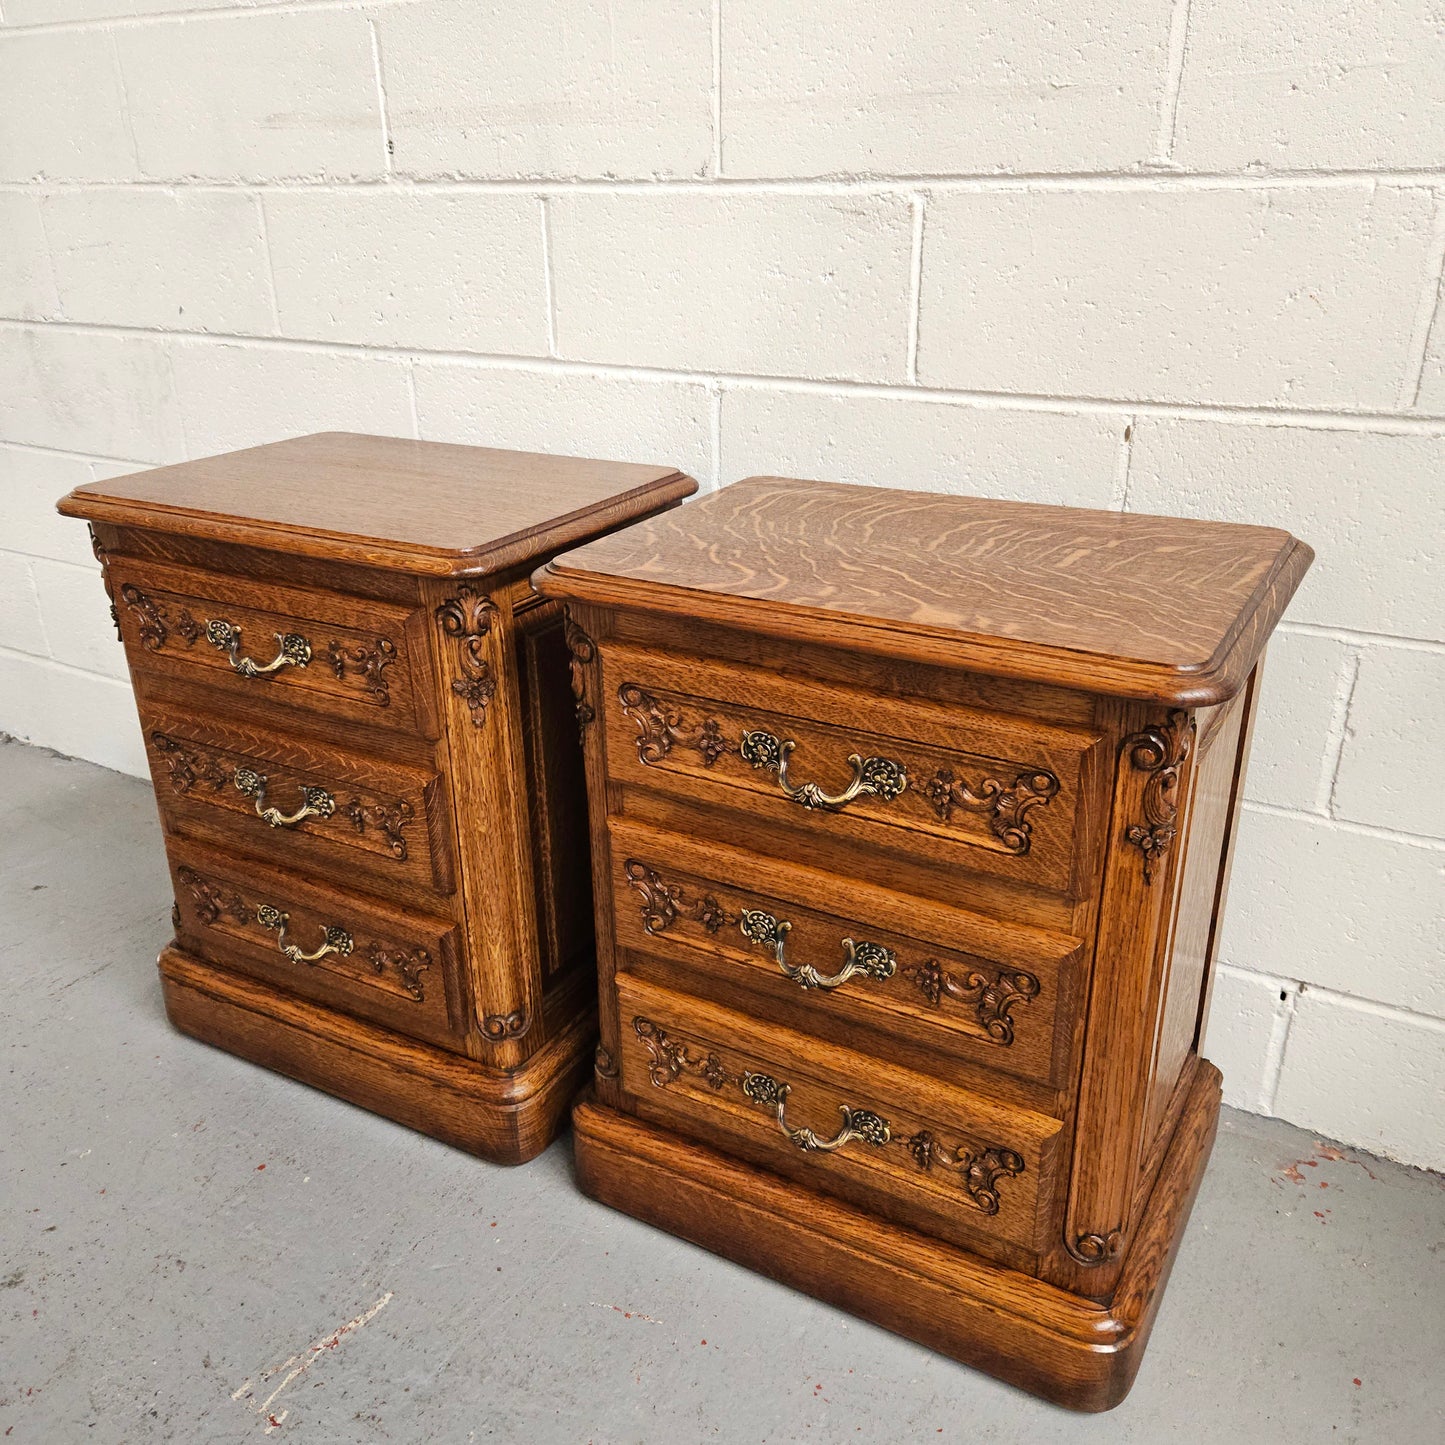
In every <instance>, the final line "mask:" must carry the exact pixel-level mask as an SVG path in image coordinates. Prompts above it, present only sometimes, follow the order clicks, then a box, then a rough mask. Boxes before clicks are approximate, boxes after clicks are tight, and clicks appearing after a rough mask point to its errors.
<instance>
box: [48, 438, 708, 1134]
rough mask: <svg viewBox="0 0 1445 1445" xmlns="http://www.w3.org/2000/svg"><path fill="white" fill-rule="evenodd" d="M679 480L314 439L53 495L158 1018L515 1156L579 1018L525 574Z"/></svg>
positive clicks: (564, 779)
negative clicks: (75, 579)
mask: <svg viewBox="0 0 1445 1445" xmlns="http://www.w3.org/2000/svg"><path fill="white" fill-rule="evenodd" d="M693 486H694V484H693V483H692V482H691V481H690V480H689V479H687V478H684V477H681V476H680V474H678V473H676V472H674V471H672V470H670V469H668V468H657V467H636V466H617V465H613V464H610V463H588V462H584V461H579V460H576V459H567V458H561V459H553V458H545V457H538V456H527V455H518V454H513V453H503V452H487V451H482V450H479V449H475V448H466V447H432V446H428V445H425V444H421V443H410V442H392V441H388V440H386V439H374V438H365V437H354V436H346V437H335V436H333V437H313V438H302V439H299V440H298V441H296V442H292V443H283V444H279V445H277V446H274V447H263V448H256V449H253V450H252V451H250V452H246V453H242V454H238V455H236V456H232V457H221V458H211V459H209V460H207V461H203V462H197V463H190V464H187V465H185V466H181V467H174V468H163V469H160V470H158V471H155V472H149V473H145V474H141V475H137V476H135V477H131V478H125V479H122V480H121V481H119V482H116V483H109V482H107V483H101V484H97V485H96V486H94V487H90V488H82V489H80V490H79V491H77V492H75V493H72V494H71V495H70V496H69V497H67V498H66V499H65V500H64V501H63V502H62V503H61V510H62V511H63V512H65V513H67V514H71V515H80V516H86V517H91V518H94V519H95V520H94V523H93V525H94V531H95V538H96V543H97V548H98V554H97V555H98V556H100V557H101V559H102V563H103V568H104V571H103V580H104V581H105V582H106V584H107V586H109V587H111V588H113V589H114V590H115V598H116V603H117V610H118V612H119V614H120V627H121V633H122V639H123V641H124V643H125V647H126V657H127V662H128V664H129V667H130V671H131V678H132V682H133V684H134V687H135V692H136V699H137V703H138V705H139V709H140V714H141V722H142V728H143V733H144V736H145V737H146V740H147V750H148V754H149V757H150V762H151V768H152V774H153V778H154V781H155V784H156V790H157V795H158V798H159V801H160V805H161V818H162V824H163V827H164V831H165V838H166V846H167V852H168V855H169V857H170V860H171V863H172V870H173V881H174V883H175V888H176V899H177V903H176V911H175V920H176V922H175V926H176V929H177V932H178V936H179V938H180V939H181V940H182V942H183V944H184V948H183V949H176V950H170V951H168V954H167V961H166V962H163V966H162V976H163V980H164V987H165V989H166V993H167V998H168V1003H169V1006H170V1008H171V1013H172V1017H173V1018H174V1019H175V1020H176V1021H177V1022H178V1024H179V1025H180V1026H181V1027H183V1028H187V1029H189V1030H190V1031H192V1032H194V1033H196V1034H197V1035H198V1036H200V1037H203V1038H207V1039H209V1040H211V1041H213V1042H216V1043H219V1044H221V1045H222V1046H223V1047H227V1048H231V1049H232V1050H233V1051H234V1052H237V1053H240V1054H242V1055H244V1056H245V1057H248V1058H252V1059H256V1060H258V1061H260V1062H263V1063H268V1064H270V1065H271V1066H272V1067H275V1068H278V1069H281V1070H282V1071H283V1072H286V1073H289V1074H291V1075H293V1076H294V1077H297V1078H301V1079H305V1080H306V1081H307V1082H310V1083H313V1084H317V1085H318V1086H320V1087H322V1088H326V1089H329V1090H331V1091H332V1092H334V1093H337V1094H339V1095H341V1096H342V1097H344V1098H349V1099H353V1100H355V1101H356V1102H359V1103H361V1104H363V1105H365V1106H366V1107H368V1108H372V1109H376V1110H378V1111H380V1112H383V1113H386V1114H389V1115H390V1116H391V1117H392V1118H396V1119H400V1120H402V1121H403V1122H406V1123H408V1124H411V1125H413V1126H414V1127H418V1128H422V1129H426V1130H428V1131H429V1132H431V1133H434V1134H436V1135H437V1136H438V1137H439V1138H444V1139H450V1140H453V1141H454V1142H459V1143H461V1144H462V1145H463V1147H466V1148H472V1149H476V1150H477V1151H478V1152H482V1153H486V1154H488V1155H489V1157H494V1158H500V1159H509V1160H517V1159H521V1158H528V1157H531V1155H532V1154H535V1153H536V1152H537V1151H538V1150H539V1149H540V1148H542V1147H543V1146H544V1145H545V1144H546V1143H547V1141H548V1138H549V1137H550V1131H551V1130H552V1129H553V1128H554V1127H555V1126H556V1124H557V1123H558V1121H559V1117H560V1111H561V1109H562V1108H563V1106H564V1105H565V1103H566V1099H567V1094H568V1091H569V1090H570V1089H572V1088H574V1087H575V1084H576V1082H577V1080H578V1079H579V1078H580V1077H581V1076H582V1075H583V1074H584V1073H585V1072H586V1070H587V1069H588V1067H590V1065H591V1062H592V1057H593V1045H592V1039H591V1037H590V1034H591V1030H592V1028H593V1023H592V1019H593V1017H594V1012H593V1011H594V1003H593V997H592V987H591V979H590V971H589V970H588V969H587V968H586V966H585V965H586V964H587V962H588V956H589V953H590V947H591V929H590V918H589V913H590V902H589V897H588V890H587V860H586V857H585V797H584V786H585V783H584V778H583V776H582V770H581V757H580V750H579V747H578V741H577V734H576V723H575V716H574V712H573V700H572V696H571V687H570V682H569V678H568V669H567V652H566V644H565V640H564V636H563V625H562V617H561V608H560V605H559V604H557V603H548V602H544V601H543V600H542V599H540V598H539V597H538V596H537V595H536V594H535V593H533V592H532V591H531V590H530V589H529V587H528V585H527V581H526V574H527V571H528V570H529V569H530V567H531V566H533V565H535V563H537V562H539V561H541V560H544V559H545V558H546V557H547V556H548V554H549V549H550V548H552V547H555V546H559V545H562V544H564V543H566V542H569V541H573V540H577V539H580V538H585V537H588V536H593V535H597V534H599V533H601V532H604V531H606V530H607V529H608V528H610V527H615V526H617V525H620V524H621V523H623V522H625V521H627V520H629V519H630V518H633V517H636V516H639V515H641V514H643V513H645V512H647V511H649V510H654V509H656V508H657V507H659V506H671V505H674V504H675V503H676V501H677V500H678V499H679V498H680V497H681V496H683V495H685V494H686V493H687V492H690V491H691V490H693ZM273 662H274V666H273ZM198 975H204V979H202V978H201V977H200V976H198ZM419 1050H420V1051H422V1052H420V1053H418V1051H419ZM513 1081H515V1084H516V1087H515V1089H514V1087H513ZM529 1081H536V1082H535V1084H534V1083H533V1082H529ZM534 1089H535V1090H536V1091H537V1098H536V1100H535V1101H534V1102H529V1100H530V1096H531V1093H532V1091H533V1090H534Z"/></svg>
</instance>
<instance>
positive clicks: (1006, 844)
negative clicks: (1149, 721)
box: [600, 646, 1099, 892]
mask: <svg viewBox="0 0 1445 1445" xmlns="http://www.w3.org/2000/svg"><path fill="white" fill-rule="evenodd" d="M600 701H601V704H602V720H603V724H604V726H605V727H606V729H607V731H608V733H609V737H610V739H611V743H612V752H613V756H614V757H615V758H616V762H615V764H614V768H613V776H614V777H616V778H617V779H618V780H619V781H622V782H631V783H636V784H638V785H640V786H643V787H647V788H655V789H663V788H667V789H671V790H676V791H679V792H681V793H682V794H683V795H684V796H686V797H688V798H692V799H698V800H705V799H708V798H712V799H714V800H716V801H718V802H719V803H723V804H730V805H732V806H735V807H738V808H741V809H745V810H746V811H747V813H748V814H749V816H750V817H752V818H753V819H754V820H755V821H756V822H757V823H759V824H764V826H766V823H765V820H768V819H773V820H777V821H778V822H780V823H785V824H790V825H791V826H793V827H794V828H798V829H801V830H804V831H806V832H807V833H809V834H810V835H816V836H817V837H819V838H827V839H839V840H844V839H846V840H852V841H854V842H856V843H857V844H859V845H860V846H861V847H862V848H864V849H870V850H871V849H889V850H894V851H899V852H904V853H913V854H918V855H922V856H926V857H928V858H930V859H931V860H936V861H937V862H940V863H946V864H948V865H950V866H951V867H952V868H955V869H957V870H959V872H958V873H955V874H954V875H953V876H954V878H955V879H956V880H958V881H957V885H956V886H957V887H958V888H959V890H960V891H962V890H963V889H965V888H966V886H967V885H966V883H964V882H963V870H967V871H968V872H975V871H976V872H983V873H988V874H992V875H995V876H998V877H1002V878H1005V879H1008V880H1010V881H1023V882H1030V883H1036V884H1039V885H1041V886H1044V887H1048V888H1052V889H1056V890H1059V891H1061V892H1067V891H1071V890H1072V888H1073V886H1074V883H1075V878H1076V849H1075V819H1076V817H1077V816H1078V814H1079V813H1080V812H1085V811H1087V808H1088V804H1089V801H1090V800H1089V799H1088V798H1087V796H1086V795H1085V793H1084V790H1083V787H1082V784H1083V782H1084V780H1085V779H1086V778H1087V777H1088V776H1089V762H1090V758H1089V755H1090V753H1091V752H1092V750H1093V749H1094V748H1095V747H1096V746H1097V744H1098V742H1099V736H1098V734H1097V732H1094V731H1090V730H1087V729H1082V728H1061V727H1057V726H1051V725H1046V724H1043V723H1038V722H1034V721H1028V720H1024V719H1009V720H1008V722H1007V723H1001V722H1000V720H999V717H998V714H996V713H991V712H983V711H978V712H973V711H969V710H965V709H962V708H958V707H953V708H942V707H934V706H931V705H930V704H928V703H927V702H925V701H923V700H921V699H917V698H914V699H910V700H908V701H907V702H902V703H900V702H895V701H894V700H893V699H891V698H884V697H878V696H872V695H869V694H866V693H861V692H858V691H856V690H853V689H845V688H840V687H834V686H827V685H824V684H821V683H819V682H816V681H813V680H811V679H809V678H806V677H803V676H800V675H799V674H798V673H797V672H796V671H792V672H790V673H788V674H787V675H785V676H778V675H770V674H767V673H764V672H761V671H759V670H755V669H749V668H740V667H739V668H734V667H731V666H726V665H723V664H720V663H718V662H717V661H716V660H707V661H703V662H699V661H698V660H695V659H693V658H691V657H689V656H687V655H681V656H671V657H659V656H658V655H657V654H656V653H646V652H643V651H641V650H634V649H631V648H622V647H615V646H614V647H608V648H607V649H605V651H604V654H603V659H602V686H601V697H600ZM759 731H761V732H763V733H765V734H766V735H767V736H768V737H770V738H775V739H777V740H778V742H779V743H783V744H786V743H788V742H792V743H794V744H795V748H794V750H793V751H792V753H791V755H790V756H789V758H788V760H787V761H788V763H789V773H790V777H791V782H792V783H793V784H794V785H795V787H796V785H806V784H807V783H817V784H820V785H821V786H823V787H824V788H826V789H827V790H829V792H830V795H832V796H838V795H839V793H840V790H843V789H845V788H846V786H847V784H848V783H849V780H850V777H851V776H852V775H853V773H854V765H853V764H852V763H850V761H849V759H850V758H852V757H853V756H855V755H856V756H857V757H858V758H859V759H860V763H859V765H858V766H859V767H862V766H865V765H866V764H865V760H866V759H868V758H870V757H878V758H880V759H882V760H884V761H885V763H886V764H889V765H894V766H896V768H897V770H898V775H899V776H898V777H897V778H895V779H894V780H893V782H892V784H891V786H889V787H887V788H884V789H883V790H881V791H869V790H867V789H866V788H865V791H863V792H862V793H860V794H859V796H858V797H857V798H855V799H854V800H853V801H852V802H850V803H848V804H846V805H844V806H841V807H837V808H833V807H827V806H822V807H818V806H813V807H809V806H807V805H806V800H801V803H802V805H800V800H798V799H797V798H793V799H790V798H789V797H788V796H787V790H786V789H785V788H784V787H783V786H782V783H783V779H782V775H781V772H780V769H779V768H778V767H776V766H767V765H759V763H758V762H756V761H750V760H749V757H748V754H747V750H746V747H745V746H744V744H745V743H746V741H747V739H748V737H749V735H750V734H756V733H758V732H759ZM900 782H901V784H902V786H901V787H900V786H899V784H900ZM739 791H742V792H745V793H746V794H749V795H751V796H747V797H744V798H739V797H738V796H737V794H738V792H739ZM942 876H943V875H941V874H940V881H942Z"/></svg>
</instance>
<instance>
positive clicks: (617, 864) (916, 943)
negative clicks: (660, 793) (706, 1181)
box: [608, 818, 1083, 1088]
mask: <svg viewBox="0 0 1445 1445" xmlns="http://www.w3.org/2000/svg"><path fill="white" fill-rule="evenodd" d="M608 826H609V830H610V837H611V860H612V873H613V878H612V892H613V907H614V916H615V918H616V927H617V941H618V943H619V945H620V946H621V948H622V949H623V950H624V951H625V953H626V954H627V955H628V956H629V962H628V963H626V964H625V965H624V966H625V967H626V968H628V969H631V970H634V971H641V972H650V971H652V970H651V969H650V967H649V964H648V963H647V961H646V960H647V959H648V958H655V959H659V960H665V961H666V962H667V964H668V965H669V969H670V970H675V969H676V968H681V969H683V970H685V971H686V972H687V973H688V974H689V975H691V980H692V981H691V982H690V983H689V984H687V985H686V986H687V987H688V988H689V989H690V991H693V992H697V993H702V994H705V995H709V996H711V997H714V998H716V999H718V1001H719V1002H724V1003H730V1004H734V1005H736V1002H737V999H736V995H737V992H738V990H739V989H745V990H747V991H748V994H749V1002H748V1003H747V1004H746V1005H745V1006H746V1007H747V1008H748V1010H749V1011H750V1012H752V1013H754V1014H756V1015H757V1016H760V1017H764V1018H769V1019H771V1020H773V1021H774V1022H777V1023H779V1024H783V1025H785V1026H787V1027H790V1028H794V1029H801V1030H803V1031H805V1032H807V1033H810V1034H813V1035H815V1036H819V1037H824V1038H834V1039H837V1040H838V1041H839V1042H841V1043H844V1044H846V1045H848V1046H850V1047H852V1048H856V1049H862V1050H865V1051H867V1052H870V1053H874V1054H877V1053H879V1051H880V1043H881V1044H882V1046H883V1049H884V1051H888V1050H894V1049H898V1048H901V1049H904V1050H915V1051H917V1052H919V1053H920V1054H921V1055H924V1056H926V1057H928V1058H930V1059H933V1060H934V1063H933V1068H937V1056H940V1055H941V1056H943V1057H946V1058H949V1059H953V1060H958V1061H959V1062H961V1063H964V1064H968V1065H976V1066H978V1068H979V1069H980V1070H986V1071H987V1072H988V1074H992V1073H996V1072H1002V1073H1005V1074H1012V1075H1016V1076H1018V1077H1019V1078H1022V1079H1026V1080H1032V1081H1034V1082H1036V1083H1039V1084H1043V1085H1046V1086H1055V1087H1056V1086H1057V1085H1058V1083H1059V1080H1060V1079H1061V1078H1062V1077H1063V1075H1064V1072H1065V1070H1066V1061H1067V1057H1068V1049H1069V1043H1070V1040H1071V1038H1072V1033H1073V1030H1072V1027H1071V1026H1072V1023H1073V1019H1074V1009H1073V1005H1074V998H1075V993H1076V988H1077V981H1078V971H1079V966H1080V962H1081V958H1082V955H1083V944H1082V942H1081V941H1080V940H1079V939H1077V938H1072V937H1069V936H1067V935H1064V934H1057V933H1052V932H1048V931H1046V930H1043V929H1039V928H1032V927H1027V926H1024V925H1020V924H1007V923H1001V922H998V921H996V920H994V919H991V918H986V917H983V916H982V915H978V914H972V913H966V912H964V911H962V910H960V909H956V908H948V907H945V906H943V905H941V904H936V903H931V902H929V901H927V900H925V899H920V898H914V897H911V896H905V895H902V894H897V893H892V892H889V891H888V890H886V889H882V888H877V887H871V886H869V885H866V884H860V883H856V882H853V881H851V880H850V881H847V882H843V881H842V880H839V879H837V878H835V877H832V876H830V875H828V874H826V873H821V872H819V871H817V870H816V869H812V868H807V867H805V866H802V865H798V864H784V863H782V862H780V861H778V860H777V859H774V858H769V857H767V856H766V855H759V854H747V853H743V852H740V851H738V850H736V849H732V848H727V847H723V846H722V845H719V844H717V843H713V842H711V841H707V842H704V841H700V840H696V839H689V838H684V837H682V836H680V835H677V834H671V833H660V832H656V831H654V830H652V829H651V828H647V827H643V826H641V825H639V824H637V823H634V822H630V821H628V820H627V819H625V818H613V819H611V820H610V821H609V825H608ZM660 972H662V971H660ZM663 976H664V977H666V973H665V972H663ZM880 1036H881V1037H880ZM986 1077H987V1076H986V1075H985V1076H983V1077H982V1078H981V1079H980V1081H979V1086H980V1087H985V1088H987V1087H989V1085H988V1084H987V1082H986Z"/></svg>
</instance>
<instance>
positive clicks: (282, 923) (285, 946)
mask: <svg viewBox="0 0 1445 1445" xmlns="http://www.w3.org/2000/svg"><path fill="white" fill-rule="evenodd" d="M288 921H289V920H288V915H286V914H285V913H282V912H281V910H280V909H279V908H273V907H272V906H271V905H270V904H269V903H263V904H262V905H261V906H260V907H259V908H258V909H257V910H256V922H257V923H259V924H260V925H261V927H262V928H274V929H275V930H276V947H277V948H279V949H280V950H281V952H282V953H284V954H285V955H286V957H287V958H289V959H290V960H291V962H292V963H315V962H316V960H317V959H318V958H325V957H326V955H327V954H328V953H335V954H339V955H340V956H341V957H342V958H345V957H346V956H347V954H349V953H350V952H351V950H352V948H353V947H355V945H354V944H353V943H352V940H351V935H350V934H349V933H348V932H347V931H346V930H345V929H344V928H340V927H338V926H337V925H336V924H334V923H332V924H328V925H327V928H326V939H325V941H324V942H323V943H322V945H321V947H320V948H318V949H317V950H316V951H315V952H314V953H307V952H306V951H305V950H304V949H303V948H302V947H301V945H300V944H299V943H287V942H286V924H287V922H288Z"/></svg>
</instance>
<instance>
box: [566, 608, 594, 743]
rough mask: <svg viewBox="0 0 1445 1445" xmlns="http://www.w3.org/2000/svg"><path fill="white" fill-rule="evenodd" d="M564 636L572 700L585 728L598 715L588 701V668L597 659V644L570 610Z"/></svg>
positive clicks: (579, 721)
mask: <svg viewBox="0 0 1445 1445" xmlns="http://www.w3.org/2000/svg"><path fill="white" fill-rule="evenodd" d="M564 636H565V637H566V639H567V652H568V654H569V656H568V666H569V667H570V668H571V673H572V700H573V703H574V705H575V707H576V710H577V726H578V727H579V728H585V727H586V726H587V724H588V723H590V722H591V721H592V719H593V718H595V717H596V716H597V713H596V711H595V710H594V709H593V707H592V704H591V703H590V702H588V701H587V669H588V668H589V667H591V666H592V664H593V662H595V661H596V659H597V644H596V643H595V642H593V641H592V639H591V638H590V637H588V635H587V634H586V633H585V632H584V631H583V630H582V629H581V627H579V626H578V625H577V623H575V622H574V621H573V620H572V614H571V612H570V611H569V612H568V613H567V614H566V622H565V623H564Z"/></svg>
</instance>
